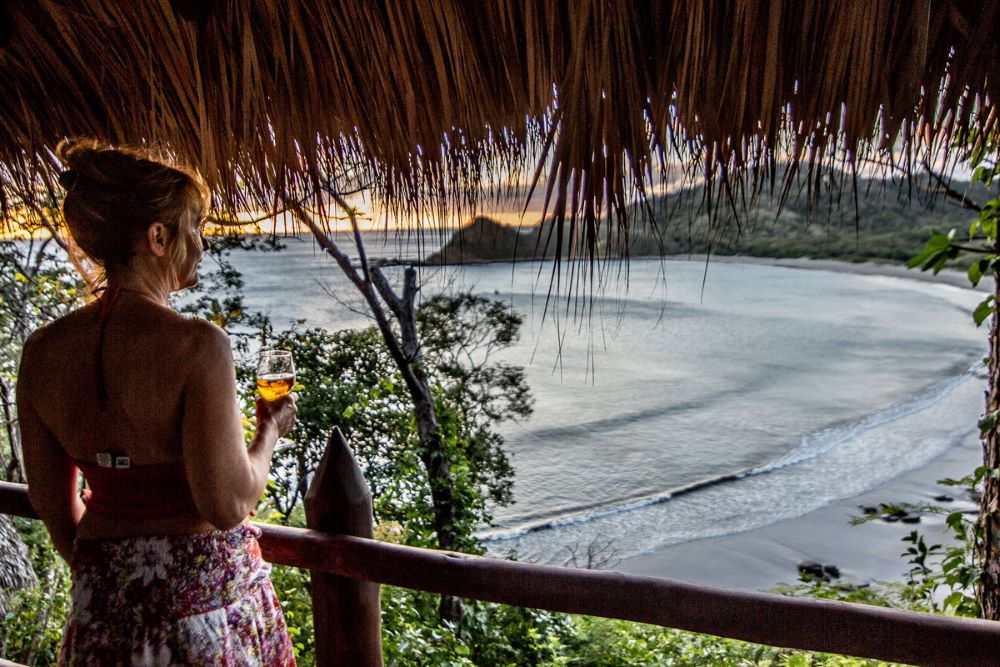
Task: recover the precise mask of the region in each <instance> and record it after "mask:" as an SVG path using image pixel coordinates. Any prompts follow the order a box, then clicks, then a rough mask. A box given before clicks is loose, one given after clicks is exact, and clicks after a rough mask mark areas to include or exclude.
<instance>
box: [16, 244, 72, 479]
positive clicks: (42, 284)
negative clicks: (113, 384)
mask: <svg viewBox="0 0 1000 667" xmlns="http://www.w3.org/2000/svg"><path fill="white" fill-rule="evenodd" d="M37 233H38V236H31V237H29V238H26V239H22V240H16V241H0V411H2V412H0V419H2V421H3V428H2V429H0V479H5V480H8V481H14V482H23V481H24V474H23V471H22V470H21V456H20V453H21V443H20V434H19V431H18V428H17V414H16V410H15V407H14V405H15V396H14V388H15V385H16V380H17V368H18V365H19V364H20V360H21V348H22V347H23V345H24V341H25V340H26V339H27V338H28V335H29V334H31V332H32V331H34V330H35V329H37V328H39V327H41V326H43V325H45V324H47V323H48V322H51V321H52V320H54V319H56V318H58V317H61V316H62V315H64V314H66V313H67V312H69V311H70V310H72V309H73V308H76V307H78V306H80V305H82V303H83V301H84V297H85V290H84V289H83V284H82V281H81V280H80V278H79V276H78V275H76V273H75V272H74V271H73V269H72V266H71V265H70V264H69V263H68V262H67V261H66V260H65V257H60V256H59V253H58V249H59V245H58V243H57V237H56V236H55V235H54V234H53V233H52V232H51V230H48V229H40V230H37ZM54 249H55V250H54Z"/></svg>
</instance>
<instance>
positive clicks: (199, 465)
mask: <svg viewBox="0 0 1000 667" xmlns="http://www.w3.org/2000/svg"><path fill="white" fill-rule="evenodd" d="M192 324H193V326H194V327H196V329H195V332H194V341H193V343H192V345H191V350H192V355H191V357H190V361H191V366H190V367H189V368H188V369H187V370H186V373H187V379H186V382H185V387H184V399H183V400H184V406H183V425H182V448H183V457H184V466H185V469H186V470H187V476H188V481H189V483H190V484H191V493H192V495H193V497H194V502H195V505H196V506H197V508H198V511H199V513H200V514H201V515H202V517H204V518H205V519H206V520H207V521H208V522H209V523H211V524H212V525H214V526H216V527H217V528H219V529H222V530H228V529H229V528H232V527H233V526H236V525H237V524H239V523H240V522H241V521H243V519H245V518H246V516H247V515H248V514H249V513H250V511H251V510H253V508H254V507H256V505H257V501H259V500H260V497H261V495H262V494H263V493H264V486H265V485H266V484H267V474H268V471H269V469H270V466H271V454H272V452H273V451H274V444H275V442H276V441H277V439H278V437H279V436H281V435H285V434H286V433H287V432H288V431H290V430H291V428H292V426H293V425H294V424H295V399H294V398H293V397H287V398H285V399H282V400H279V401H274V402H273V403H270V404H267V405H266V406H264V407H263V409H262V408H261V406H258V410H257V430H256V433H255V434H254V437H253V442H252V444H251V445H250V448H249V449H248V448H247V447H246V446H245V445H244V440H243V424H242V422H241V421H240V413H239V407H238V405H237V402H236V369H235V365H234V364H233V354H232V350H231V349H230V346H229V337H228V336H227V335H226V333H225V332H224V331H223V330H222V329H219V328H218V327H216V326H215V325H213V324H210V323H208V322H200V321H196V322H193V323H192Z"/></svg>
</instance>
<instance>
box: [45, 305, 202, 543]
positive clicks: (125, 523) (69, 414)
mask: <svg viewBox="0 0 1000 667" xmlns="http://www.w3.org/2000/svg"><path fill="white" fill-rule="evenodd" d="M101 306H102V302H101V301H100V300H99V301H97V302H95V303H94V304H91V305H89V306H87V307H85V308H81V309H80V310H77V311H74V312H73V313H70V314H69V315H67V316H65V317H63V318H61V319H59V320H57V321H56V322H53V323H52V324H50V325H49V326H48V327H46V328H45V329H42V330H40V331H39V332H37V333H36V334H35V336H33V339H32V342H31V345H32V348H33V349H32V359H33V364H32V369H31V372H32V374H33V376H34V382H32V383H31V385H30V387H31V388H32V391H33V392H34V393H36V394H37V395H33V396H29V397H27V398H28V399H29V400H31V402H32V404H33V405H35V406H36V409H37V410H38V413H39V416H40V418H41V420H42V421H43V422H44V424H45V425H46V426H47V427H48V429H49V430H50V431H51V432H52V433H53V435H54V436H55V437H56V439H57V440H58V441H59V443H60V445H61V446H62V447H63V449H64V450H65V451H66V453H67V454H68V455H69V456H70V457H71V458H73V459H75V460H76V461H78V462H81V463H83V464H86V463H95V462H97V461H98V458H99V457H98V455H99V454H102V453H112V454H117V455H125V456H127V457H128V458H129V460H130V463H131V465H133V466H149V465H156V464H166V463H176V462H181V461H182V447H181V445H182V442H181V438H182V424H183V410H184V386H185V379H186V378H187V376H188V374H189V373H191V372H197V368H192V366H193V365H195V364H196V363H197V359H198V356H199V344H198V342H199V341H198V338H199V332H200V331H203V330H204V329H205V328H206V327H208V326H211V325H207V324H206V323H205V322H202V321H196V320H191V319H188V318H185V317H183V316H181V315H178V314H177V313H176V312H174V311H172V310H170V309H168V308H164V307H163V306H160V305H158V304H156V303H153V302H152V301H151V300H149V299H148V298H146V297H145V296H142V295H140V294H138V293H134V292H131V291H126V290H123V291H122V292H121V293H120V295H119V297H118V298H117V299H116V300H115V302H114V304H113V306H112V307H111V308H110V309H108V311H107V313H106V314H105V315H104V317H103V319H104V323H103V326H104V329H105V331H104V340H103V344H102V345H101V344H99V340H100V337H101V331H100V329H101V326H102V323H101V320H102V315H101ZM98 364H101V366H100V367H99V366H98ZM102 381H103V382H104V384H105V387H106V392H107V399H106V401H105V402H104V403H103V404H102V401H101V399H100V392H99V391H98V385H99V384H100V383H101V382H102ZM126 474H127V473H126ZM211 528H212V526H211V524H209V523H207V522H206V521H205V520H204V519H203V518H201V517H199V516H197V515H196V514H192V513H191V512H185V513H181V514H180V515H172V516H159V517H156V518H143V519H140V520H136V519H135V518H134V517H115V516H108V515H100V514H96V513H89V514H85V516H84V518H83V520H82V521H81V522H80V525H79V535H78V536H79V537H80V538H82V539H101V538H108V537H119V536H124V535H152V534H174V533H184V532H198V531H203V530H210V529H211Z"/></svg>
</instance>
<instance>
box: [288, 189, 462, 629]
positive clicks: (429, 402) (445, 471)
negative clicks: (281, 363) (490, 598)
mask: <svg viewBox="0 0 1000 667" xmlns="http://www.w3.org/2000/svg"><path fill="white" fill-rule="evenodd" d="M325 191H326V193H327V194H328V195H329V196H330V198H331V199H332V200H333V201H334V202H335V203H336V205H337V206H339V207H340V208H341V209H342V210H343V211H344V213H345V214H346V216H347V219H348V220H349V221H350V225H351V229H352V231H353V232H354V241H355V246H356V248H357V252H358V259H359V262H358V265H355V264H353V263H352V262H351V259H350V258H349V257H348V256H347V254H346V253H345V252H344V251H343V250H342V249H341V248H340V246H339V245H338V244H337V242H336V241H335V240H334V239H333V237H332V236H331V235H330V234H328V233H327V232H326V230H325V225H323V224H321V223H319V222H317V221H316V220H315V219H314V218H313V217H312V215H311V214H310V213H309V212H308V211H306V209H305V208H304V206H303V205H301V204H299V205H295V203H294V202H289V203H288V210H289V211H290V212H291V214H292V215H293V217H294V218H295V220H296V221H298V222H300V223H301V224H303V225H305V226H306V227H307V228H308V229H309V230H310V231H311V232H312V234H313V237H314V238H315V239H316V241H317V243H319V245H320V247H321V248H323V250H324V251H325V252H326V253H327V254H328V255H330V256H331V257H332V258H333V259H334V260H335V261H336V262H337V265H338V266H339V267H340V269H341V270H342V271H343V273H344V275H345V276H347V278H348V279H349V280H350V281H351V283H353V284H354V286H355V287H356V288H357V290H358V292H359V293H360V294H361V296H362V297H363V298H364V300H365V302H366V303H367V305H368V308H369V309H370V310H371V313H372V316H373V317H374V318H375V322H376V325H377V327H378V330H379V333H381V334H382V339H383V340H384V341H385V345H386V349H387V350H388V352H389V356H390V358H391V359H392V361H393V363H395V365H396V368H397V369H398V371H399V375H400V377H401V379H402V383H403V385H404V386H405V387H406V390H407V392H408V395H409V398H410V404H411V405H412V408H413V415H414V417H415V419H416V426H417V434H418V446H417V453H418V456H419V458H420V461H421V463H422V465H423V467H424V470H425V473H426V475H427V480H428V483H429V484H430V492H431V498H432V501H433V508H434V513H433V516H434V532H435V535H436V536H437V546H438V548H440V549H446V550H453V549H457V548H459V534H458V532H457V530H458V524H457V517H456V513H457V512H458V511H459V510H460V509H461V502H460V501H459V500H458V499H456V497H455V493H454V486H455V480H454V478H453V476H452V471H451V462H450V460H449V459H448V455H447V451H446V442H445V439H444V433H443V432H442V428H441V424H440V423H439V422H438V418H437V412H436V410H435V400H434V396H433V394H432V392H431V385H430V383H429V382H428V377H427V371H426V369H425V367H424V363H423V360H422V358H421V355H422V344H421V341H420V337H419V334H418V331H417V323H416V319H415V316H414V311H415V304H416V297H417V291H418V289H419V288H418V286H417V280H416V269H415V268H414V267H413V266H412V265H411V266H409V267H407V269H406V271H405V272H404V277H403V291H402V293H397V292H396V291H395V290H394V289H393V287H392V285H391V284H390V282H389V280H388V279H387V278H386V276H385V274H384V273H383V272H382V266H381V264H379V263H369V261H368V255H367V253H366V251H365V246H364V243H363V242H362V240H361V232H360V230H359V228H358V213H357V210H356V209H355V208H354V207H351V206H349V205H348V204H347V202H346V201H345V200H344V198H343V196H342V194H341V193H339V192H337V191H336V190H335V189H334V188H333V187H332V186H327V187H326V188H325ZM386 311H388V313H389V314H391V316H392V319H391V320H390V317H389V314H387V312H386ZM393 323H395V326H393ZM462 614H463V612H462V606H461V603H459V601H458V600H457V599H455V598H451V597H449V596H442V598H441V619H442V620H444V621H451V622H457V621H459V620H461V618H462Z"/></svg>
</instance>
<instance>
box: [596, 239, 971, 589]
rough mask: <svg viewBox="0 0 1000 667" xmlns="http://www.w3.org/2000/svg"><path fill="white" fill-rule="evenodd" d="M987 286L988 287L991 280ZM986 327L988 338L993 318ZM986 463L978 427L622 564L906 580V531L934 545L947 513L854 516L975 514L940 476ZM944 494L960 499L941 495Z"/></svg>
mask: <svg viewBox="0 0 1000 667" xmlns="http://www.w3.org/2000/svg"><path fill="white" fill-rule="evenodd" d="M675 259H680V258H675ZM685 259H686V258H685ZM691 261H701V262H704V257H701V258H694V257H693V258H691ZM711 261H712V262H726V263H729V262H736V263H745V264H767V265H775V266H784V267H788V268H801V269H821V270H827V271H837V272H850V273H859V274H864V275H879V276H888V277H894V278H902V279H917V280H933V281H937V282H941V283H945V284H950V285H953V286H956V287H968V286H969V283H968V279H967V278H966V277H965V275H964V274H962V273H959V272H952V271H942V272H941V273H940V274H938V275H937V276H934V275H933V274H930V273H924V272H918V271H907V270H906V269H905V268H903V267H898V266H892V265H880V264H853V263H846V262H836V261H830V260H811V259H768V258H748V257H713V258H712V260H711ZM979 290H980V291H988V287H987V285H986V281H984V283H983V284H981V285H980V287H979ZM982 332H983V338H984V340H985V338H986V335H987V330H986V328H985V326H984V328H983V329H982ZM984 390H985V383H984ZM981 463H982V449H981V444H980V441H979V439H978V437H976V436H975V435H970V436H968V437H966V438H964V439H962V441H961V443H960V444H959V445H957V446H955V447H952V448H950V449H949V450H947V451H946V452H944V453H943V454H942V455H941V456H939V457H938V458H936V459H934V460H933V461H932V462H930V463H929V464H927V465H925V466H923V467H920V468H918V469H916V470H912V471H910V472H906V473H903V474H902V475H900V476H899V477H897V478H896V479H894V480H892V481H890V482H888V483H886V484H883V485H881V486H879V487H877V488H874V489H871V490H869V491H866V492H864V493H861V494H859V495H855V496H852V497H849V498H846V499H843V500H840V501H837V502H834V503H832V504H830V505H827V506H825V507H822V508H820V509H817V510H814V511H812V512H809V513H806V514H804V515H802V516H798V517H794V518H790V519H784V520H781V521H777V522H775V523H772V524H770V525H766V526H762V527H760V528H755V529H752V530H748V531H745V532H741V533H735V534H731V535H725V536H721V537H712V538H706V539H700V540H694V541H690V542H685V543H682V544H677V545H673V546H668V547H664V548H662V549H657V550H654V551H652V552H649V553H645V554H641V555H637V556H633V557H630V558H626V559H625V560H623V561H622V562H621V563H619V564H618V565H617V566H615V568H614V569H615V570H617V571H621V572H627V573H631V574H643V575H649V576H656V577H663V578H668V579H676V580H681V581H687V582H692V583H699V584H706V585H712V586H721V587H725V588H739V589H745V590H757V591H766V590H769V589H772V588H774V587H775V586H777V585H778V584H781V583H795V582H796V581H797V580H798V571H797V567H798V565H799V564H800V563H802V562H803V561H813V562H817V563H820V564H823V565H835V566H836V567H837V568H838V569H839V571H840V578H839V579H838V580H837V581H839V582H844V583H851V584H862V583H866V582H871V581H904V580H905V578H906V576H905V575H906V571H907V570H908V569H909V565H908V564H907V563H906V559H905V558H903V557H901V556H900V555H901V554H902V553H903V552H904V551H905V550H906V548H907V546H909V545H908V543H904V542H902V541H901V540H902V538H903V537H905V536H907V535H908V534H909V533H910V532H911V531H913V530H917V531H919V532H920V533H921V534H923V536H924V540H925V541H926V543H927V544H928V545H932V544H942V543H943V544H947V543H948V542H949V540H950V531H949V530H948V528H947V526H946V525H945V523H944V515H941V514H920V521H919V523H916V524H912V523H903V522H900V521H896V522H887V521H884V520H881V519H878V520H875V521H870V522H867V523H863V524H860V525H851V523H850V521H851V519H852V518H854V517H858V516H860V515H862V514H863V509H862V508H864V507H877V506H878V505H879V504H880V503H886V504H892V503H915V504H931V505H937V506H940V507H942V508H944V509H946V510H948V511H955V510H960V511H963V512H969V513H970V516H971V515H974V514H975V513H976V512H977V511H978V505H977V504H976V503H975V502H974V501H973V500H972V499H970V498H969V497H968V496H967V493H966V491H965V490H964V489H962V488H960V487H952V486H946V485H942V484H940V483H939V480H941V479H945V478H952V479H957V478H961V477H964V476H966V475H968V474H970V473H971V472H972V471H973V470H974V469H975V468H976V467H977V466H979V465H981ZM941 496H947V497H950V498H952V499H953V500H951V501H936V500H935V498H938V497H941Z"/></svg>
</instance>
